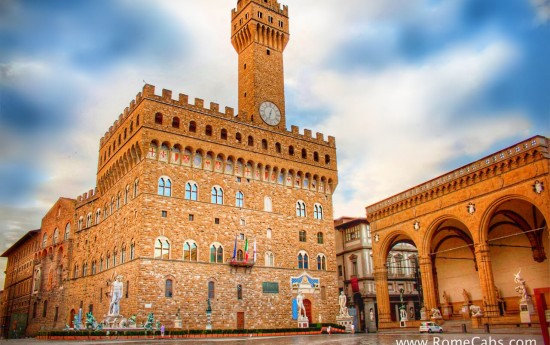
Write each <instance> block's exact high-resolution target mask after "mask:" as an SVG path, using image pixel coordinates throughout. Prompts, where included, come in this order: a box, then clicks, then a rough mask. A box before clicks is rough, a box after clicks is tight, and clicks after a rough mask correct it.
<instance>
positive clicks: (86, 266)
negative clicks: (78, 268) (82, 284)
mask: <svg viewBox="0 0 550 345" xmlns="http://www.w3.org/2000/svg"><path fill="white" fill-rule="evenodd" d="M87 275H88V263H87V262H86V263H84V264H83V265H82V276H83V277H85V276H87Z"/></svg>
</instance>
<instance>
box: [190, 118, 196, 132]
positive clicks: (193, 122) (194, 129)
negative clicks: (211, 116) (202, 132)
mask: <svg viewBox="0 0 550 345" xmlns="http://www.w3.org/2000/svg"><path fill="white" fill-rule="evenodd" d="M189 132H191V133H196V132H197V123H196V122H195V121H191V122H189Z"/></svg>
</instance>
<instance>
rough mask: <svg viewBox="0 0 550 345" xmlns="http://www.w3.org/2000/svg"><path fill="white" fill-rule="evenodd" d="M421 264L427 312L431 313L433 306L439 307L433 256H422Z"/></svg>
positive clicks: (420, 258)
mask: <svg viewBox="0 0 550 345" xmlns="http://www.w3.org/2000/svg"><path fill="white" fill-rule="evenodd" d="M419 265H420V277H421V280H422V282H421V283H422V291H423V293H424V308H426V312H427V313H429V311H430V310H432V308H437V296H436V295H435V284H434V277H433V267H432V258H431V257H430V256H429V255H423V256H420V257H419Z"/></svg>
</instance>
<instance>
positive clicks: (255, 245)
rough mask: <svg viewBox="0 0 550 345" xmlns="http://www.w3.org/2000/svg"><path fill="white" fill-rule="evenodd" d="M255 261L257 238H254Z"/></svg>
mask: <svg viewBox="0 0 550 345" xmlns="http://www.w3.org/2000/svg"><path fill="white" fill-rule="evenodd" d="M254 262H256V239H254Z"/></svg>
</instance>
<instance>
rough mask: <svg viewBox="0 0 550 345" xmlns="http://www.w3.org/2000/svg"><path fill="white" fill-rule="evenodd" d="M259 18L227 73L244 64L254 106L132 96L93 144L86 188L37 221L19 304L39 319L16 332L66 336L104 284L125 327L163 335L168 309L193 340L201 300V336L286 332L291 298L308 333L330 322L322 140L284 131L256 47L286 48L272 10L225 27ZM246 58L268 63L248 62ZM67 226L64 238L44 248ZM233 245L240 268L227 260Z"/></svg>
mask: <svg viewBox="0 0 550 345" xmlns="http://www.w3.org/2000/svg"><path fill="white" fill-rule="evenodd" d="M260 8H261V11H262V12H263V14H262V18H263V19H265V21H266V22H262V23H263V24H262V25H264V26H265V25H268V24H269V26H270V31H269V33H270V34H269V35H268V34H267V33H266V32H267V31H265V30H264V29H260V31H261V30H264V31H261V32H263V33H262V34H260V33H259V34H257V35H254V36H252V37H253V38H251V39H250V40H249V41H248V44H249V45H250V49H248V50H247V49H244V50H241V49H237V47H236V49H237V52H238V53H239V61H240V62H239V63H240V64H242V63H244V62H245V61H246V63H247V68H246V72H244V68H243V69H242V70H241V67H243V66H239V71H240V72H239V73H240V74H243V73H250V75H251V76H253V77H249V76H244V77H243V76H241V77H240V78H239V90H242V89H249V91H248V92H251V94H253V95H254V102H253V103H250V104H252V106H251V105H250V104H249V103H248V102H247V101H244V99H242V98H241V97H239V114H238V115H236V114H235V113H234V110H233V109H231V108H225V110H224V111H223V112H222V111H220V109H219V105H218V104H215V103H210V105H209V107H205V105H204V101H203V100H202V99H195V100H194V102H192V103H191V102H189V99H188V97H187V96H186V95H184V94H180V95H179V96H178V98H177V99H173V97H172V92H171V91H169V90H162V93H161V94H160V95H157V94H156V93H155V87H154V86H152V85H145V86H144V87H143V90H142V91H141V92H140V93H139V94H138V95H137V97H136V99H135V100H133V101H132V102H131V103H130V106H129V107H128V108H126V109H125V110H124V112H123V114H121V115H120V117H119V118H118V120H117V121H116V122H115V123H114V125H113V126H112V127H111V128H109V131H108V132H107V133H106V134H105V136H104V137H103V138H101V140H100V147H99V159H98V170H97V181H96V186H97V187H96V188H94V189H92V190H90V191H89V192H87V193H85V194H83V195H82V196H79V197H78V198H77V199H76V200H71V199H60V200H59V201H58V203H57V204H56V205H54V207H52V210H51V211H50V212H49V213H48V214H47V215H46V217H44V219H43V221H42V229H41V232H40V234H39V235H38V236H39V238H40V239H43V238H44V235H45V234H48V235H47V237H46V240H45V241H43V242H44V243H41V248H40V250H39V251H38V252H37V253H36V258H35V259H36V261H35V267H39V268H40V269H41V272H47V274H42V275H41V276H40V277H39V278H36V279H35V280H37V281H41V283H40V285H38V286H39V288H38V289H37V290H34V291H33V293H32V295H31V301H30V303H31V306H32V305H35V306H36V307H35V308H37V310H38V311H39V312H38V313H37V315H36V316H35V317H32V318H30V322H29V327H28V329H27V333H28V334H34V333H36V332H37V331H39V330H41V329H61V328H63V327H64V326H65V325H66V324H67V325H69V326H73V324H72V321H73V319H74V316H75V315H76V314H78V313H79V311H80V310H82V313H83V314H85V313H86V312H88V311H93V313H94V315H95V317H96V319H98V320H102V319H103V317H104V316H105V315H107V314H108V307H109V300H110V297H109V294H110V291H111V288H112V283H113V281H114V279H115V277H116V276H117V275H123V283H124V293H123V298H122V300H121V302H120V312H121V314H122V315H123V316H125V317H130V316H132V315H136V317H137V323H138V324H142V323H143V322H145V320H146V318H147V315H148V314H149V313H151V312H152V313H154V315H155V319H157V320H159V321H161V322H162V323H163V324H165V325H166V326H167V327H170V326H171V325H173V324H174V320H175V314H176V313H177V311H178V309H180V315H181V317H182V320H183V324H184V325H185V327H188V328H190V329H204V328H205V326H206V312H205V310H206V308H207V300H210V304H211V307H212V326H213V328H214V329H220V328H225V329H232V328H243V327H245V328H280V327H296V326H297V322H296V320H294V319H293V318H292V314H293V299H294V298H295V297H296V294H297V292H298V288H301V289H302V290H303V292H304V295H305V298H306V299H307V302H308V316H309V317H310V322H311V323H315V322H321V321H322V322H335V321H336V320H335V317H336V314H337V303H336V301H337V292H338V289H337V281H336V264H335V249H334V248H335V243H334V231H333V220H332V219H333V216H332V215H333V208H332V192H333V191H334V189H335V188H336V186H337V183H338V177H337V165H336V144H335V139H334V138H333V137H328V139H327V140H325V138H324V136H323V135H322V134H320V133H317V134H316V136H315V137H314V136H312V133H311V131H310V130H307V129H306V130H304V132H303V134H301V133H300V132H299V129H298V128H297V127H295V126H292V127H291V129H290V130H287V129H286V127H285V124H286V118H285V112H284V89H283V87H282V85H283V83H282V81H283V79H282V78H283V66H282V51H283V49H284V47H283V46H281V41H280V40H279V41H269V42H270V43H269V45H272V49H273V50H275V53H274V52H270V53H269V55H268V54H266V50H265V49H266V48H265V44H266V43H265V42H267V41H265V40H271V39H270V38H269V37H271V36H272V34H273V37H275V36H277V33H279V34H282V33H285V34H286V36H285V40H286V41H287V40H288V12H287V9H286V7H284V8H281V6H280V5H279V3H278V2H277V1H274V0H269V6H264V5H263V2H262V1H255V0H248V1H245V0H239V1H238V9H237V10H234V12H233V22H232V24H233V25H235V24H237V25H238V21H239V18H240V16H244V15H245V13H249V15H252V14H254V15H255V16H258V10H259V9H260ZM249 18H250V16H249ZM256 18H257V17H256ZM269 18H277V20H276V21H274V22H273V23H271V21H272V19H269ZM283 20H284V23H283V27H284V29H281V27H279V21H283ZM253 23H254V25H255V27H258V25H259V22H258V20H255V19H254V20H252V19H251V18H250V22H249V23H248V24H249V25H252V24H253ZM277 27H279V28H280V29H281V30H279V29H277ZM286 41H285V45H286ZM233 43H234V45H236V43H235V39H233ZM249 51H254V52H255V53H254V54H256V56H259V55H258V54H259V52H260V51H262V52H263V54H265V55H266V56H269V58H273V59H277V63H272V61H271V60H270V59H267V58H260V57H257V58H252V59H253V60H254V61H251V60H250V61H249V60H248V59H249V57H247V56H248V54H249ZM277 54H279V55H277ZM261 76H264V77H261ZM268 76H271V77H268ZM250 78H251V79H250ZM279 79H280V81H281V83H279V82H275V81H274V80H279ZM274 83H275V84H274ZM279 84H280V85H279ZM268 90H271V91H268ZM273 90H275V91H273ZM265 101H269V102H272V103H274V104H276V105H277V106H278V107H279V109H280V110H281V118H280V122H278V123H276V124H272V125H270V124H268V123H267V122H266V121H263V120H262V117H261V116H260V115H259V114H258V109H259V106H261V104H262V103H263V102H265ZM67 224H69V229H70V231H69V232H68V234H67V236H66V237H64V240H59V241H58V242H55V243H54V242H52V239H53V233H54V231H55V229H59V230H61V229H63V230H64V229H65V228H66V226H67ZM246 241H248V246H249V250H248V254H249V259H248V261H246V260H244V259H243V260H241V256H242V255H246V254H244V253H243V252H244V246H245V242H246ZM235 243H236V244H237V246H236V248H235ZM254 248H255V249H256V253H254ZM235 249H237V250H239V251H240V252H238V255H237V258H233V252H234V250H235ZM255 257H256V260H255ZM244 261H246V262H244ZM8 265H9V263H8ZM35 275H36V274H35ZM266 283H267V284H266ZM266 286H270V287H271V288H269V289H267V288H266ZM274 287H275V288H274ZM41 308H42V309H41ZM42 310H45V312H43V313H41V312H40V311H42Z"/></svg>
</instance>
